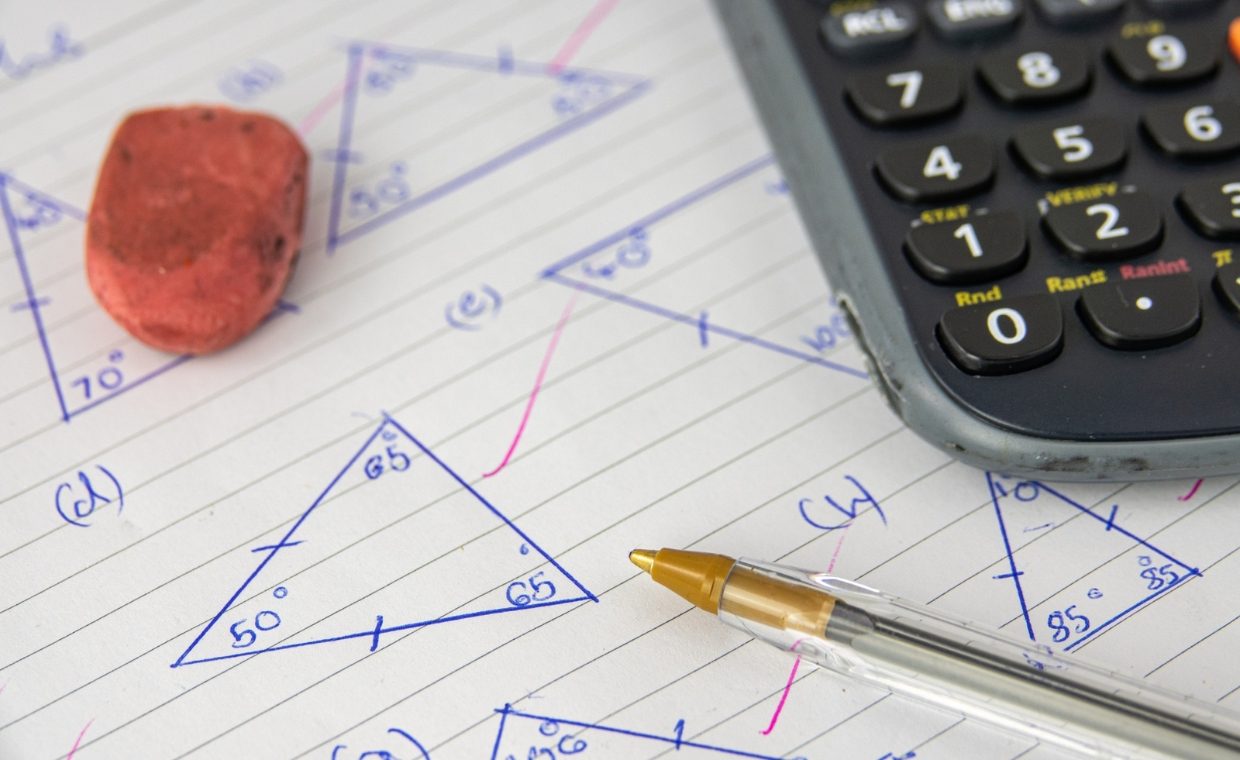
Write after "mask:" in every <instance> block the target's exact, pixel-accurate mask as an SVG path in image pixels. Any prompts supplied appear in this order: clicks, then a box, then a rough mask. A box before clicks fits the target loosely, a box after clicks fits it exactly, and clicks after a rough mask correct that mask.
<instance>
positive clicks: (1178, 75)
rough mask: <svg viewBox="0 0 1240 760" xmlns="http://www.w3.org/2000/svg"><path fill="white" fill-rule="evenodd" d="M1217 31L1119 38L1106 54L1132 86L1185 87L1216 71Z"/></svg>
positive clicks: (1196, 29)
mask: <svg viewBox="0 0 1240 760" xmlns="http://www.w3.org/2000/svg"><path fill="white" fill-rule="evenodd" d="M1217 31H1218V30H1216V29H1210V28H1206V27H1195V28H1193V29H1190V30H1183V31H1164V32H1162V33H1161V34H1156V35H1153V36H1148V37H1147V36H1137V35H1120V36H1118V37H1116V38H1115V40H1113V41H1112V42H1111V45H1110V47H1109V48H1108V50H1107V52H1108V54H1109V57H1110V59H1111V62H1112V63H1114V64H1115V67H1116V69H1118V70H1119V72H1120V73H1121V74H1122V75H1123V76H1124V78H1125V79H1127V80H1128V81H1129V82H1132V83H1133V84H1138V85H1146V86H1159V85H1173V84H1185V83H1188V82H1192V81H1194V80H1197V79H1204V78H1206V77H1209V76H1211V75H1213V74H1214V72H1215V71H1216V70H1217V69H1218V60H1219V53H1220V49H1221V41H1220V39H1219V35H1218V34H1217Z"/></svg>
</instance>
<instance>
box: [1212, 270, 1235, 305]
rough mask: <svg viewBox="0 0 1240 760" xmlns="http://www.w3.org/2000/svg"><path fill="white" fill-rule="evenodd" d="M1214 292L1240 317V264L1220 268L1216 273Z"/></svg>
mask: <svg viewBox="0 0 1240 760" xmlns="http://www.w3.org/2000/svg"><path fill="white" fill-rule="evenodd" d="M1214 292H1215V293H1217V294H1218V297H1219V299H1220V300H1222V302H1223V304H1224V305H1225V306H1226V307H1227V308H1228V309H1231V311H1232V312H1234V313H1235V314H1237V315H1240V263H1237V264H1228V265H1227V266H1224V267H1219V270H1218V271H1217V272H1215V273H1214Z"/></svg>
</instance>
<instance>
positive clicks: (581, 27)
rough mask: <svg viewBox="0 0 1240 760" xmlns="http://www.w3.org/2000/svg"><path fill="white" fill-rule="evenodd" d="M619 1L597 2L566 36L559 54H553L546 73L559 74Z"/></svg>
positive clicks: (601, 0) (599, 0) (600, 0)
mask: <svg viewBox="0 0 1240 760" xmlns="http://www.w3.org/2000/svg"><path fill="white" fill-rule="evenodd" d="M619 2H620V0H598V2H597V3H595V4H594V7H593V8H591V9H590V12H589V13H587V14H586V17H585V18H584V19H582V21H581V23H580V24H578V25H577V28H576V29H575V30H573V33H572V34H570V35H568V39H567V40H565V41H564V45H563V46H562V47H561V48H560V52H558V53H556V54H555V57H554V58H552V59H551V63H548V64H547V71H548V72H550V73H551V74H559V73H560V72H561V71H563V70H564V67H565V66H567V65H568V62H569V61H570V60H572V58H573V56H574V55H576V54H577V49H578V48H580V47H581V46H582V45H583V44H584V43H585V41H586V40H587V39H589V37H590V35H591V34H593V33H594V30H595V28H596V27H598V25H599V24H601V23H603V19H605V18H607V14H608V13H611V11H612V9H613V8H615V7H616V5H618V4H619Z"/></svg>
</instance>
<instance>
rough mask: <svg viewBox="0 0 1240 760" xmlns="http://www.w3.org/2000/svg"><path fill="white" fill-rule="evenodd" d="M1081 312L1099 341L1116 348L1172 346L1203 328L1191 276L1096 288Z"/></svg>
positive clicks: (1081, 303) (1079, 303) (1090, 291)
mask: <svg viewBox="0 0 1240 760" xmlns="http://www.w3.org/2000/svg"><path fill="white" fill-rule="evenodd" d="M1077 308H1078V309H1079V310H1080V313H1081V318H1082V319H1083V320H1084V322H1085V326H1086V327H1088V328H1089V331H1090V332H1091V333H1093V334H1094V337H1095V338H1097V339H1098V340H1099V341H1100V342H1101V343H1103V344H1105V345H1108V346H1110V347H1111V348H1122V349H1127V350H1136V349H1145V348H1158V347H1159V346H1169V345H1171V344H1172V343H1178V342H1180V341H1181V340H1184V339H1185V338H1187V337H1189V336H1191V335H1193V334H1194V333H1195V332H1197V328H1198V327H1200V326H1201V299H1200V298H1199V297H1198V295H1197V284H1196V283H1195V282H1194V281H1193V277H1192V275H1188V274H1169V275H1163V276H1161V277H1146V278H1144V279H1141V280H1127V281H1125V282H1116V283H1108V284H1104V285H1093V286H1090V287H1088V288H1086V289H1085V290H1084V291H1083V292H1082V293H1081V298H1080V300H1079V301H1077Z"/></svg>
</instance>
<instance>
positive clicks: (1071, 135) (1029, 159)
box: [1012, 118, 1128, 180]
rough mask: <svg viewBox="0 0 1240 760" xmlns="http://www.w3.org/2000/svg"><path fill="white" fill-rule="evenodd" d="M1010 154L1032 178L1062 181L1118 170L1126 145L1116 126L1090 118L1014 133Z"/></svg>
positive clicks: (1113, 123) (1109, 122)
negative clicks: (1013, 153) (1014, 154)
mask: <svg viewBox="0 0 1240 760" xmlns="http://www.w3.org/2000/svg"><path fill="white" fill-rule="evenodd" d="M1012 150H1013V152H1015V153H1016V157H1017V158H1018V159H1019V160H1020V163H1021V164H1022V165H1023V166H1024V167H1025V168H1026V169H1027V170H1028V171H1029V172H1030V173H1032V174H1033V175H1034V176H1035V177H1039V178H1041V179H1055V180H1064V179H1076V178H1078V177H1084V176H1088V175H1090V174H1098V173H1100V172H1105V171H1110V170H1111V169H1114V168H1116V167H1118V166H1119V165H1120V164H1122V163H1123V162H1124V158H1125V157H1126V156H1127V154H1128V143H1127V140H1125V138H1124V128H1123V126H1121V125H1120V123H1119V122H1117V121H1115V120H1113V119H1107V118H1094V119H1079V120H1076V121H1072V122H1061V123H1056V124H1045V125H1042V126H1037V127H1026V128H1025V129H1021V130H1018V131H1017V132H1016V134H1015V135H1013V136H1012Z"/></svg>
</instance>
